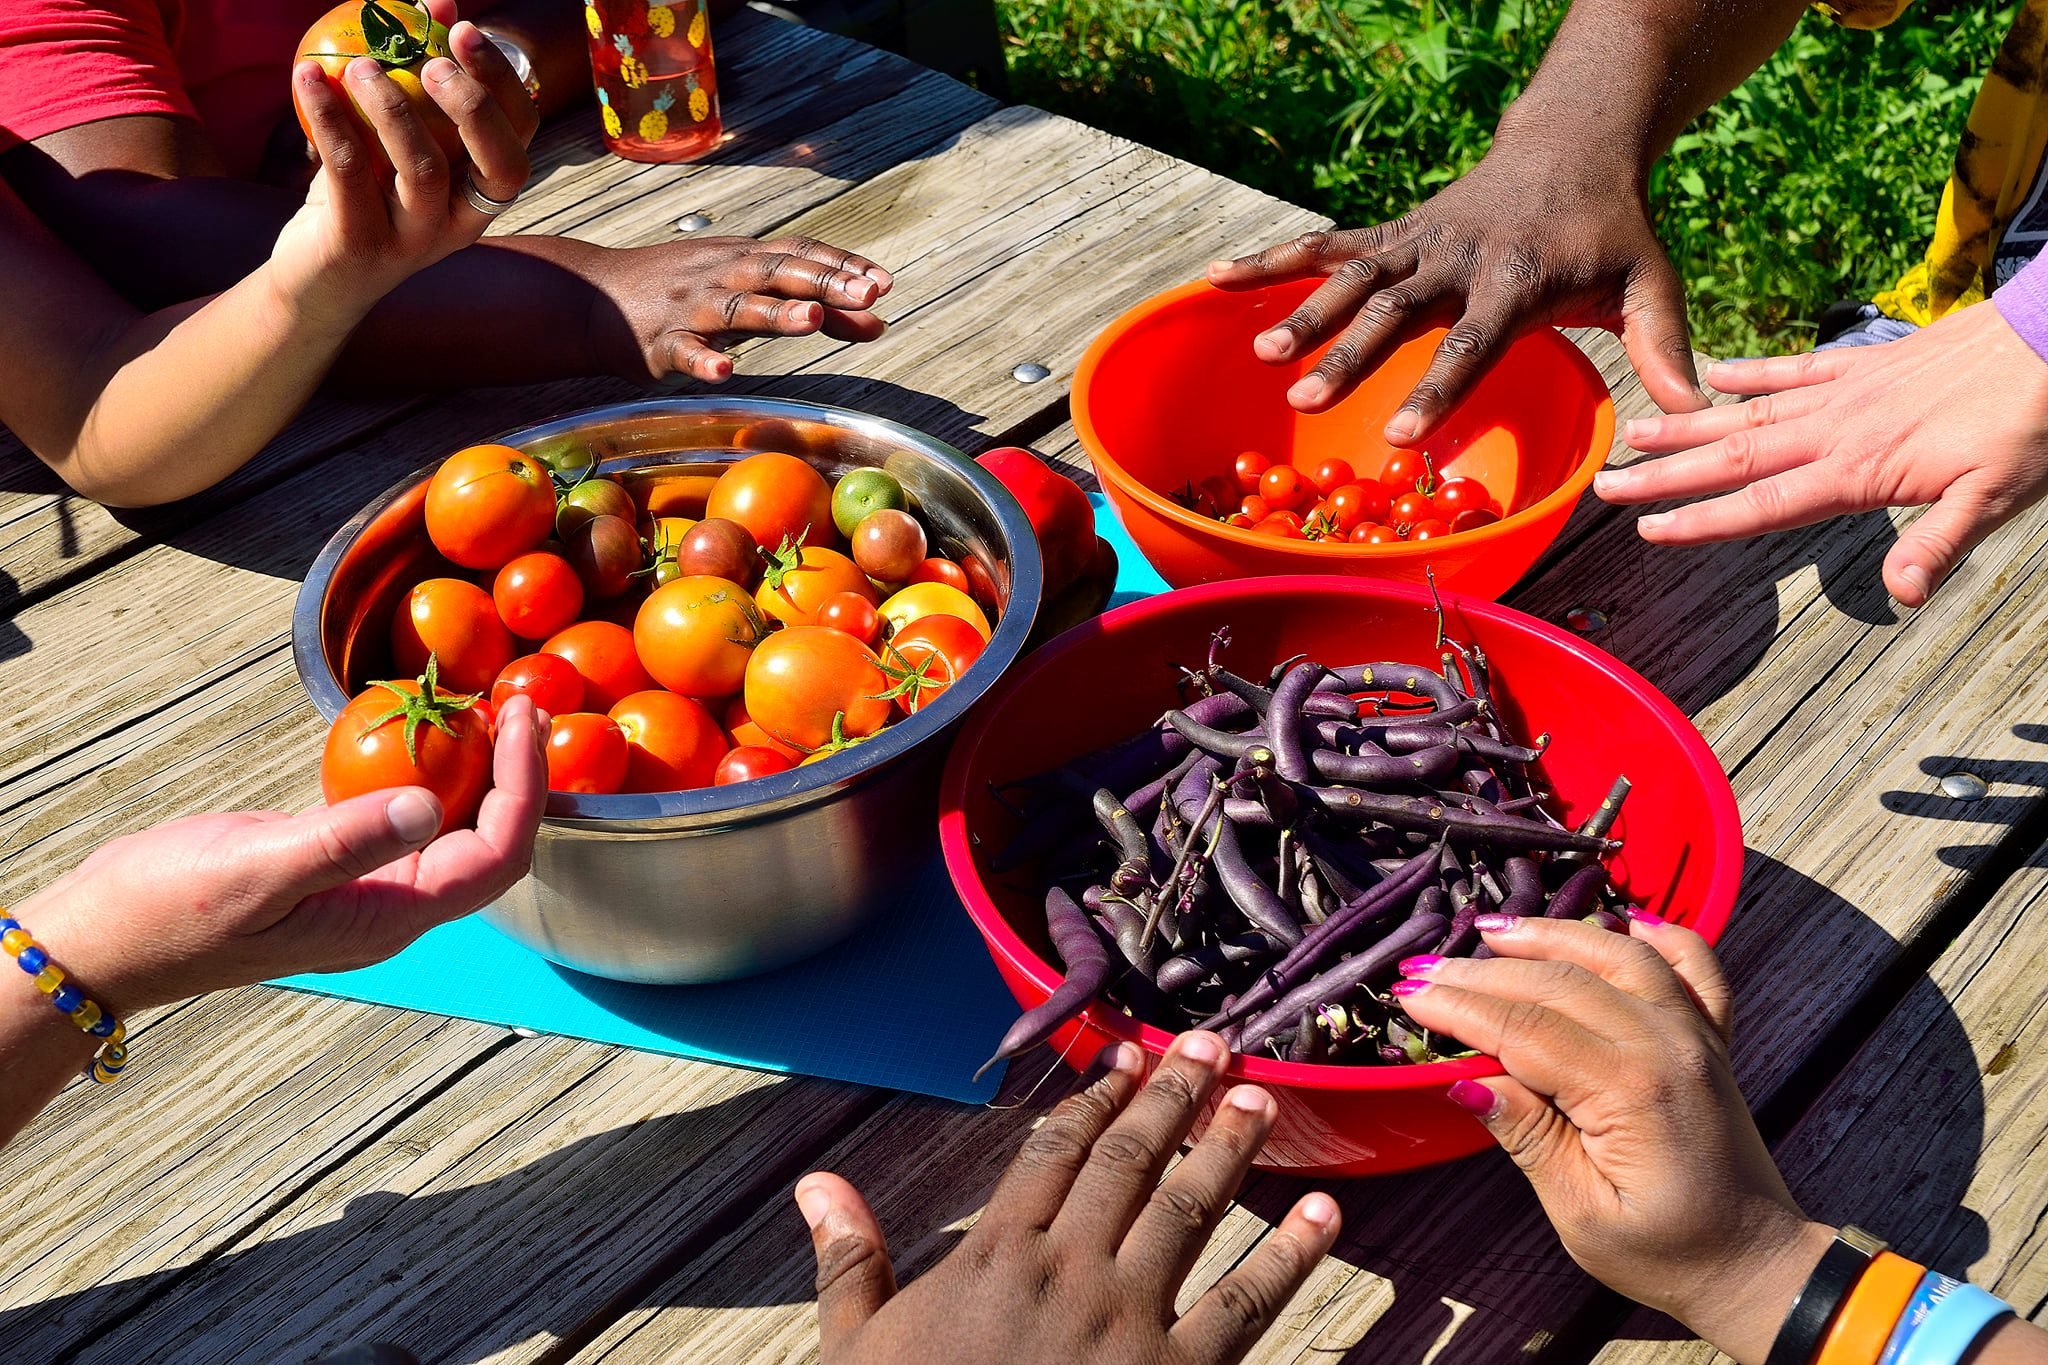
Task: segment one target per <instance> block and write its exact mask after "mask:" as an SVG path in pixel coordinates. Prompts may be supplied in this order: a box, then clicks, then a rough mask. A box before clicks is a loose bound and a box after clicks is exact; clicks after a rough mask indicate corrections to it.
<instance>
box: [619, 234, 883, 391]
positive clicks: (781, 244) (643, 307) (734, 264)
mask: <svg viewBox="0 0 2048 1365" xmlns="http://www.w3.org/2000/svg"><path fill="white" fill-rule="evenodd" d="M591 250H592V252H593V256H592V260H591V262H590V264H589V265H588V266H586V267H585V273H586V274H587V275H588V276H589V278H590V279H591V280H592V282H593V283H595V284H596V285H597V286H598V288H599V289H601V290H602V291H603V292H604V294H605V295H606V296H607V297H608V298H609V299H610V301H611V304H612V310H613V311H612V313H611V315H610V316H608V317H605V318H600V319H596V320H594V322H593V339H594V341H595V344H596V346H597V350H598V354H599V356H600V358H601V359H602V361H603V363H604V366H605V368H606V369H608V370H610V371H612V372H613V373H615V374H619V375H622V376H625V377H627V378H634V379H652V380H661V379H664V378H666V377H668V376H669V375H671V374H682V375H688V376H690V377H691V378H693V379H700V380H703V381H705V382H707V383H712V384H716V383H719V382H721V381H723V380H725V379H727V378H730V377H731V375H732V361H731V360H729V359H727V358H726V356H725V355H724V354H723V351H724V350H725V348H726V347H727V346H730V345H731V344H732V343H734V342H735V341H739V340H741V339H743V338H746V337H749V336H807V335H809V334H810V333H812V332H817V331H823V332H825V333H826V334H827V335H828V336H833V337H837V338H838V339H840V340H842V341H872V340H873V339H874V338H876V337H878V336H880V335H881V334H882V330H883V324H882V320H881V319H880V318H878V317H876V316H875V315H874V314H872V313H870V312H868V311H867V310H868V309H870V308H872V307H874V305H875V304H876V303H877V302H878V301H880V299H881V297H882V295H884V294H886V293H888V292H889V286H890V285H891V284H893V283H894V282H895V281H894V280H893V279H892V278H891V277H890V275H889V272H888V271H886V270H884V269H882V267H880V266H878V265H876V264H875V263H874V262H873V261H870V260H868V259H867V258H866V257H864V256H857V255H855V254H854V253H853V252H851V251H842V250H840V249H839V248H838V247H835V246H828V245H826V244H825V243H823V242H814V241H812V240H810V239H809V238H807V237H785V238H782V239H780V240H778V241H773V242H757V241H755V240H754V239H753V238H751V237H706V238H699V239H695V240H692V241H687V242H664V243H662V244H660V245H658V246H643V247H633V248H629V249H627V250H622V251H612V250H605V249H603V248H591Z"/></svg>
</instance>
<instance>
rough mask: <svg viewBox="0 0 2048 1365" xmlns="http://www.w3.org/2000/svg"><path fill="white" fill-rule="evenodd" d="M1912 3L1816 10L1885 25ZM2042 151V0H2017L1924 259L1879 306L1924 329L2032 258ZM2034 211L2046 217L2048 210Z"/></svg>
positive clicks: (1845, 1)
mask: <svg viewBox="0 0 2048 1365" xmlns="http://www.w3.org/2000/svg"><path fill="white" fill-rule="evenodd" d="M1911 3H1912V0H1833V3H1829V4H1819V5H1816V6H1815V8H1816V9H1818V10H1820V11H1821V12H1822V13H1823V14H1826V15H1828V16H1829V17H1830V18H1832V19H1834V20H1835V21H1836V22H1838V23H1840V24H1843V25H1845V26H1846V27H1849V28H1882V27H1884V26H1885V25H1886V24H1889V23H1890V22H1892V20H1894V19H1896V18H1898V17H1899V15H1900V14H1901V13H1902V12H1904V10H1905V8H1906V6H1907V5H1909V4H1911ZM2044 147H2048V0H2020V3H2019V8H2018V9H2017V11H2015V13H2014V14H2013V19H2012V28H2011V30H2010V31H2009V32H2007V34H2006V35H2005V42H2004V43H2003V44H2002V45H2001V46H2000V47H1999V49H1998V55H1997V56H1996V57H1994V58H1993V59H1992V62H1991V69H1990V70H1989V71H1987V72H1986V73H1985V74H1984V84H1983V86H1982V88H1981V89H1979V90H1978V92H1977V99H1976V101H1975V102H1974V103H1973V104H1972V105H1971V106H1970V117H1969V121H1968V123H1967V124H1965V126H1964V128H1963V140H1962V144H1961V145H1960V146H1959V147H1958V148H1957V149H1956V159H1955V165H1954V166H1953V168H1952V169H1951V170H1950V172H1949V179H1948V184H1947V185H1946V186H1945V187H1944V188H1943V190H1942V192H1941V209H1940V212H1939V214H1938V216H1937V217H1936V218H1935V220H1934V240H1933V242H1931V243H1930V244H1929V245H1928V248H1927V255H1926V258H1925V259H1924V260H1922V261H1921V263H1920V264H1919V265H1916V266H1914V267H1913V268H1912V269H1911V270H1909V271H1907V272H1906V274H1905V275H1904V276H1903V277H1902V278H1901V279H1900V280H1899V282H1898V284H1897V285H1895V286H1894V287H1892V288H1891V289H1888V290H1886V291H1885V292H1883V293H1881V294H1879V295H1878V296H1877V298H1876V299H1875V300H1874V302H1875V303H1876V304H1877V306H1878V308H1879V309H1880V310H1881V311H1882V312H1884V313H1885V314H1887V315H1888V316H1891V317H1895V318H1900V319H1903V320H1904V321H1907V322H1912V323H1917V324H1919V325H1921V326H1925V325H1926V324H1928V323H1930V322H1932V321H1934V320H1935V319H1936V318H1938V317H1940V316H1942V315H1943V314H1944V313H1948V312H1950V311H1952V310H1954V309H1956V308H1961V307H1964V306H1965V305H1968V304H1972V303H1976V302H1978V301H1979V300H1981V299H1982V298H1983V297H1984V296H1985V294H1987V293H1988V292H1990V290H1992V289H1995V288H1996V287H1997V286H1998V285H1999V284H2000V283H2001V282H2002V281H2003V279H2004V277H2005V276H2007V275H2009V274H2010V273H2011V271H2012V270H2014V269H2017V263H2016V262H2017V261H2018V260H2020V259H2023V258H2025V257H2030V256H2032V255H2033V254H2034V253H2035V252H2036V251H2037V250H2038V249H2039V247H2040V245H2041V243H2040V241H2039V240H2038V237H2037V232H2036V230H2035V229H2036V228H2037V227H2038V226H2048V223H2044V224H2039V225H2037V224H2035V223H2034V222H2033V214H2034V211H2035V210H2036V208H2037V206H2038V201H2039V199H2040V192H2039V188H2038V187H2037V185H2036V181H2037V179H2038V178H2039V172H2040V169H2041V160H2042V152H2043V149H2044ZM2041 211H2042V213H2043V215H2044V216H2048V208H2042V210H2041ZM2021 214H2024V215H2026V216H2027V217H2028V219H2029V223H2028V228H2027V230H2026V231H2025V232H2024V233H2023V234H2022V235H2023V236H2024V237H2025V239H2026V240H2025V242H2024V243H2022V242H2020V241H2018V240H2014V241H2012V242H2007V241H2006V240H2005V239H2006V236H2007V234H2008V230H2009V229H2010V228H2011V226H2012V224H2013V220H2014V217H2015V215H2021ZM2001 247H2010V248H2013V249H2012V250H2006V251H2002V250H2001ZM2022 247H2023V248H2024V249H2021V248H2022ZM2008 257H2010V258H2013V259H2010V260H2009V259H2007V258H2008Z"/></svg>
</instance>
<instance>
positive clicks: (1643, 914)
mask: <svg viewBox="0 0 2048 1365" xmlns="http://www.w3.org/2000/svg"><path fill="white" fill-rule="evenodd" d="M1622 910H1623V913H1625V914H1626V915H1627V916H1628V917H1629V918H1630V919H1632V920H1634V921H1635V922H1636V923H1637V924H1647V925H1649V926H1650V927H1651V928H1652V929H1654V928H1656V927H1657V926H1658V925H1660V924H1662V923H1663V922H1664V917H1663V916H1662V915H1660V914H1658V913H1657V912H1656V911H1655V910H1649V909H1645V908H1644V907H1643V906H1640V905H1627V906H1623V907H1622Z"/></svg>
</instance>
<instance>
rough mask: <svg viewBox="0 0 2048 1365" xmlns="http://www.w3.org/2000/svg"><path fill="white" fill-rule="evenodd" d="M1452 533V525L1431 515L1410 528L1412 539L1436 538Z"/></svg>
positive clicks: (1409, 532)
mask: <svg viewBox="0 0 2048 1365" xmlns="http://www.w3.org/2000/svg"><path fill="white" fill-rule="evenodd" d="M1450 533H1451V528H1450V525H1449V524H1448V523H1447V522H1445V521H1443V520H1442V519H1440V518H1437V517H1429V518H1426V519H1424V520H1422V521H1418V522H1416V523H1415V524H1414V525H1413V526H1411V527H1409V528H1408V539H1410V540H1435V539H1436V538H1437V537H1438V536H1447V535H1449V534H1450Z"/></svg>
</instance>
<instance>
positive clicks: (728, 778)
mask: <svg viewBox="0 0 2048 1365" xmlns="http://www.w3.org/2000/svg"><path fill="white" fill-rule="evenodd" d="M795 766H796V760H795V759H793V758H791V757H789V755H787V754H785V753H782V752H781V751H780V750H777V749H770V748H768V747H767V746H765V745H761V744H743V745H741V746H740V747H739V748H737V749H733V750H731V751H729V752H728V753H727V754H726V756H725V757H724V758H721V759H719V760H718V771H717V772H715V773H714V774H713V775H712V778H711V785H712V786H714V787H730V786H732V785H733V784H734V783H735V782H752V781H753V780H754V779H755V778H757V777H771V776H773V775H774V774H776V773H786V772H788V771H789V770H790V769H791V768H794V767H795Z"/></svg>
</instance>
